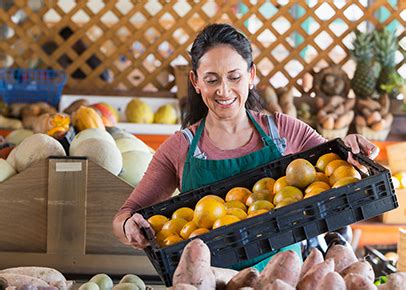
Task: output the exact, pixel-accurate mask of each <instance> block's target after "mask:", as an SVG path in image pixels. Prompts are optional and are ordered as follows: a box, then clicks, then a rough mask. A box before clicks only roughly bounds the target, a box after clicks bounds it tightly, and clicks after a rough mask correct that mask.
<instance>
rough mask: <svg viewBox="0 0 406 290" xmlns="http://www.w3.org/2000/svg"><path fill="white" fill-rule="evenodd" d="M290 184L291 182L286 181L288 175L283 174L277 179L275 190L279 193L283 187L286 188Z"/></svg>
mask: <svg viewBox="0 0 406 290" xmlns="http://www.w3.org/2000/svg"><path fill="white" fill-rule="evenodd" d="M288 185H289V184H288V182H287V181H286V176H282V177H280V178H278V179H277V180H276V181H275V184H274V185H273V192H274V193H277V192H278V191H279V190H281V189H282V188H284V187H286V186H288Z"/></svg>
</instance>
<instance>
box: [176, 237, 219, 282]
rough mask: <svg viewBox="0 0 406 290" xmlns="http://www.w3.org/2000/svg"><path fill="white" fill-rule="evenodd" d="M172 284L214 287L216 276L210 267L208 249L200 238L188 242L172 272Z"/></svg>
mask: <svg viewBox="0 0 406 290" xmlns="http://www.w3.org/2000/svg"><path fill="white" fill-rule="evenodd" d="M172 280H173V281H172V282H173V284H174V285H177V284H182V283H183V284H191V285H193V286H195V287H196V288H197V289H202V290H203V289H207V290H209V289H215V288H216V277H215V276H214V274H213V272H212V270H211V268H210V250H209V248H208V247H207V245H206V244H205V243H204V242H203V241H202V240H200V239H195V240H192V241H191V242H189V243H188V244H187V245H186V247H185V248H184V250H183V253H182V256H181V257H180V261H179V264H178V267H177V268H176V270H175V273H174V274H173V279H172Z"/></svg>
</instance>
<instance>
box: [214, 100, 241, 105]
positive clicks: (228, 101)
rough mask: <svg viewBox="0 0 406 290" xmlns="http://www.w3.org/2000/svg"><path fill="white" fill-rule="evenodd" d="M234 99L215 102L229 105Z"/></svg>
mask: <svg viewBox="0 0 406 290" xmlns="http://www.w3.org/2000/svg"><path fill="white" fill-rule="evenodd" d="M235 100H236V99H230V100H225V101H220V100H216V102H217V103H219V104H221V105H230V104H232V103H233V102H234V101H235Z"/></svg>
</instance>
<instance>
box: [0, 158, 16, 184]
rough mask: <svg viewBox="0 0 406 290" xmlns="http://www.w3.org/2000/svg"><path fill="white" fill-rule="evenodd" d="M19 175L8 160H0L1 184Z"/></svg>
mask: <svg viewBox="0 0 406 290" xmlns="http://www.w3.org/2000/svg"><path fill="white" fill-rule="evenodd" d="M15 174H17V172H16V171H15V169H14V168H13V166H11V165H10V163H8V162H7V161H6V160H4V159H3V158H0V183H2V182H3V181H5V180H6V179H8V178H10V177H11V176H13V175H15Z"/></svg>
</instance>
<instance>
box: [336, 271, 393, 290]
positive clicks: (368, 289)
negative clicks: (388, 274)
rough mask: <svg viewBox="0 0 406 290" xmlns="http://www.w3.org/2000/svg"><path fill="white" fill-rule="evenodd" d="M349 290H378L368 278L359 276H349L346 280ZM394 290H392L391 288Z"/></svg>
mask: <svg viewBox="0 0 406 290" xmlns="http://www.w3.org/2000/svg"><path fill="white" fill-rule="evenodd" d="M344 281H345V286H346V287H347V290H376V289H377V288H376V286H375V285H374V283H373V282H371V281H369V280H368V278H367V277H364V276H361V275H359V274H351V273H350V274H348V275H347V276H345V278H344ZM390 289H392V288H390Z"/></svg>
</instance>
